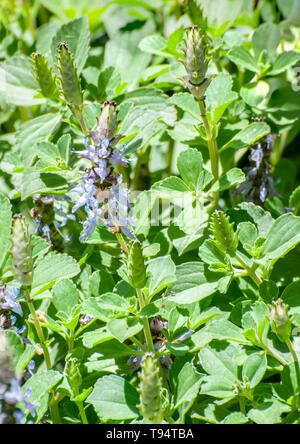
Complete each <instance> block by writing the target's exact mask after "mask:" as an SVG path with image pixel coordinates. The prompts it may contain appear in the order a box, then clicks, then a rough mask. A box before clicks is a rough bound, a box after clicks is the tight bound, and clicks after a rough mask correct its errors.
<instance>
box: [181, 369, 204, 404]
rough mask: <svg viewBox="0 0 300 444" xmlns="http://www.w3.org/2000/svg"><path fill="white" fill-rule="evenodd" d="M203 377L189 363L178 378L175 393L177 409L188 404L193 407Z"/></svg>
mask: <svg viewBox="0 0 300 444" xmlns="http://www.w3.org/2000/svg"><path fill="white" fill-rule="evenodd" d="M201 379H202V375H201V374H200V373H198V372H197V371H196V369H195V367H194V366H193V364H191V363H190V362H187V363H186V364H185V365H184V366H183V367H182V370H181V371H180V373H179V374H178V377H177V384H176V392H175V400H174V403H175V408H178V407H179V406H180V405H182V404H183V403H185V402H187V403H189V405H191V404H192V403H193V402H194V400H195V399H196V397H197V395H198V393H199V388H200V384H201Z"/></svg>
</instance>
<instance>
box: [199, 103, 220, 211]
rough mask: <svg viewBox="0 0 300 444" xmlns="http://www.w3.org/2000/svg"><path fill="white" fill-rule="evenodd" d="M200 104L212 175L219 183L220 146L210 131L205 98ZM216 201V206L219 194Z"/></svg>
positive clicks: (216, 193)
mask: <svg viewBox="0 0 300 444" xmlns="http://www.w3.org/2000/svg"><path fill="white" fill-rule="evenodd" d="M198 104H199V108H200V113H201V117H202V120H203V124H204V127H205V131H206V137H207V144H208V150H209V157H210V163H211V171H212V174H213V176H214V182H217V180H219V152H218V145H217V141H216V138H215V137H214V135H213V133H212V131H211V129H210V125H209V122H208V119H207V114H206V107H205V102H204V98H200V99H199V100H198ZM214 199H215V202H216V204H218V200H219V193H218V192H215V193H214Z"/></svg>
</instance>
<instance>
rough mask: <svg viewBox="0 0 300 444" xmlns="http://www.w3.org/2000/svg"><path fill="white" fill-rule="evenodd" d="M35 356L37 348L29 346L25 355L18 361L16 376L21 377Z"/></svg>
mask: <svg viewBox="0 0 300 444" xmlns="http://www.w3.org/2000/svg"><path fill="white" fill-rule="evenodd" d="M35 354H36V349H35V346H34V345H27V346H26V348H25V350H24V351H23V353H22V354H21V355H19V357H18V359H17V360H16V365H15V373H16V375H19V374H20V373H21V372H22V371H23V370H25V368H26V367H27V365H28V363H29V361H30V360H31V359H32V358H33V357H34V355H35Z"/></svg>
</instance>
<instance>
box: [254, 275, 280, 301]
mask: <svg viewBox="0 0 300 444" xmlns="http://www.w3.org/2000/svg"><path fill="white" fill-rule="evenodd" d="M259 294H260V297H261V298H262V300H263V301H264V302H265V303H266V304H267V303H268V304H270V303H271V302H272V301H276V300H277V299H278V295H279V288H278V287H277V285H276V284H275V282H273V281H268V280H264V281H263V283H262V284H261V286H260V287H259Z"/></svg>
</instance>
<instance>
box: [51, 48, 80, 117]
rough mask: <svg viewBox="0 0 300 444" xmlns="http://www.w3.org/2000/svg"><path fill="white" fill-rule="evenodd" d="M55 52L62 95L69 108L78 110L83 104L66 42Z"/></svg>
mask: <svg viewBox="0 0 300 444" xmlns="http://www.w3.org/2000/svg"><path fill="white" fill-rule="evenodd" d="M57 52H58V56H57V57H58V67H59V71H60V81H61V87H62V92H63V95H64V97H65V99H66V102H67V104H68V105H70V107H72V108H73V107H75V109H76V108H80V107H81V106H82V104H83V94H82V91H81V86H80V80H79V77H78V74H77V71H76V67H75V62H74V59H73V57H72V54H71V51H70V49H69V47H68V45H67V44H66V42H62V43H59V45H58V47H57Z"/></svg>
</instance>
